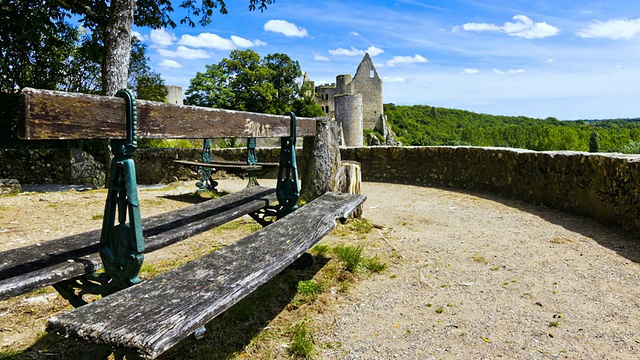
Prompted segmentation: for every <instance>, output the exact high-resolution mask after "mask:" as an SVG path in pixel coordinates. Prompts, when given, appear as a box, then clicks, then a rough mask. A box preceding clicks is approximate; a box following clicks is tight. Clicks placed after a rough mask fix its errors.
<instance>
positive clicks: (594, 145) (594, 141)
mask: <svg viewBox="0 0 640 360" xmlns="http://www.w3.org/2000/svg"><path fill="white" fill-rule="evenodd" d="M599 151H600V136H598V132H597V131H595V130H593V131H592V132H591V137H590V138H589V152H592V153H597V152H599Z"/></svg>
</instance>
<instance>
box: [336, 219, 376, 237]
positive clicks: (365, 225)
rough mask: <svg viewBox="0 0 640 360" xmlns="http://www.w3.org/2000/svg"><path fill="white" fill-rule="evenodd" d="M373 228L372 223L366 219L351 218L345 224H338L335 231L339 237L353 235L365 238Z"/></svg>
mask: <svg viewBox="0 0 640 360" xmlns="http://www.w3.org/2000/svg"><path fill="white" fill-rule="evenodd" d="M372 229H373V225H371V223H370V222H369V221H368V220H367V219H353V220H351V221H349V222H347V223H346V224H342V225H338V227H337V228H336V230H334V231H335V233H336V235H338V236H340V237H347V236H350V235H355V236H357V237H358V238H365V237H366V235H367V234H368V233H370V232H371V230H372Z"/></svg>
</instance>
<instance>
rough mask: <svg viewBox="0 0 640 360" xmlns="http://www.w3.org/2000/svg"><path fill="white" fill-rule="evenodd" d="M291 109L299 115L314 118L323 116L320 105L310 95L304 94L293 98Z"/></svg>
mask: <svg viewBox="0 0 640 360" xmlns="http://www.w3.org/2000/svg"><path fill="white" fill-rule="evenodd" d="M291 111H293V113H294V114H296V116H300V117H309V118H315V117H321V116H324V111H322V108H321V107H320V105H318V104H317V103H316V102H315V100H313V97H311V96H304V97H301V98H297V99H295V100H293V103H292V104H291Z"/></svg>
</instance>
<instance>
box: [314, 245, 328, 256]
mask: <svg viewBox="0 0 640 360" xmlns="http://www.w3.org/2000/svg"><path fill="white" fill-rule="evenodd" d="M330 250H331V248H330V247H329V245H327V244H316V246H314V247H312V248H311V251H313V252H314V253H315V256H317V257H325V255H326V254H327V253H328V252H329V251H330Z"/></svg>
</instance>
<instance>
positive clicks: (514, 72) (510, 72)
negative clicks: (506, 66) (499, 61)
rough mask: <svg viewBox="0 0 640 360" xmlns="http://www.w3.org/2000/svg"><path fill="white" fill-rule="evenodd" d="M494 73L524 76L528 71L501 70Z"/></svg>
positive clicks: (495, 70)
mask: <svg viewBox="0 0 640 360" xmlns="http://www.w3.org/2000/svg"><path fill="white" fill-rule="evenodd" d="M493 72H494V73H496V74H510V75H513V74H522V73H525V72H526V71H525V70H524V69H510V70H507V71H504V70H499V69H493Z"/></svg>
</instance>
